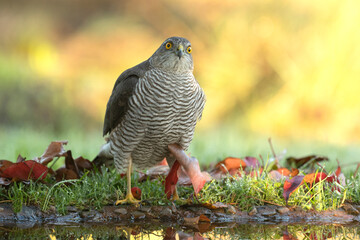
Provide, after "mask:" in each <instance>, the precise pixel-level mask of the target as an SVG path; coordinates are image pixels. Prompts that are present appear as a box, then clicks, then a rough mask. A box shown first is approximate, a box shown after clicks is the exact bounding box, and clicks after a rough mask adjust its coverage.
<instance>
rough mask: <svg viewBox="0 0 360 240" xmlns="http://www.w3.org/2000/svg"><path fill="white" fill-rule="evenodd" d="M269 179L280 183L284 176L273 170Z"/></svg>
mask: <svg viewBox="0 0 360 240" xmlns="http://www.w3.org/2000/svg"><path fill="white" fill-rule="evenodd" d="M269 177H270V178H271V179H272V180H273V181H275V182H280V181H281V179H282V178H283V177H284V175H281V173H280V172H279V171H277V170H271V171H270V172H269Z"/></svg>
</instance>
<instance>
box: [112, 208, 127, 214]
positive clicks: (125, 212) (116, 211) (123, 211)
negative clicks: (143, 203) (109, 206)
mask: <svg viewBox="0 0 360 240" xmlns="http://www.w3.org/2000/svg"><path fill="white" fill-rule="evenodd" d="M114 212H115V213H118V214H121V215H125V214H127V210H126V209H125V208H117V209H115V210H114Z"/></svg>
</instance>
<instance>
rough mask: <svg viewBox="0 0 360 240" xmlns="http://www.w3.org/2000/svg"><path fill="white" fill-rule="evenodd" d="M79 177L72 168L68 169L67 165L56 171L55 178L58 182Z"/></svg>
mask: <svg viewBox="0 0 360 240" xmlns="http://www.w3.org/2000/svg"><path fill="white" fill-rule="evenodd" d="M78 178H79V176H78V175H77V174H76V172H74V170H72V169H66V168H65V167H62V168H59V169H58V170H56V171H55V179H56V181H57V182H60V181H62V180H69V179H78Z"/></svg>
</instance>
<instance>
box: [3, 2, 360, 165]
mask: <svg viewBox="0 0 360 240" xmlns="http://www.w3.org/2000/svg"><path fill="white" fill-rule="evenodd" d="M359 9H360V2H359V1H357V0H344V1H329V0H320V1H310V0H302V1H288V0H277V1H270V0H265V1H255V0H242V1H239V0H222V1H215V0H213V1H211V0H198V1H191V0H182V1H172V0H159V1H151V2H150V1H147V0H135V1H125V0H112V1H110V0H103V1H95V0H87V1H80V0H72V1H70V0H64V1H49V0H41V1H40V0H36V1H28V0H16V1H7V0H0V158H1V159H15V158H16V156H17V154H19V153H21V154H22V155H25V156H27V157H28V158H32V157H34V156H37V155H40V154H41V153H42V152H43V150H44V149H45V148H46V146H47V144H48V143H49V142H50V141H52V140H60V139H61V140H62V139H66V140H69V145H70V146H69V148H70V149H72V150H73V152H75V153H76V154H78V155H84V156H86V157H88V158H93V157H94V155H95V154H96V152H97V151H98V150H99V148H100V146H101V144H102V143H103V142H104V140H103V138H102V121H103V117H104V113H105V107H106V103H107V100H108V98H109V96H110V93H111V90H112V87H113V84H114V82H115V80H116V78H117V77H118V75H119V74H120V73H121V72H122V71H124V70H126V69H127V68H129V67H132V66H134V65H136V64H138V63H140V62H141V61H143V60H145V59H147V58H148V57H150V56H151V54H152V53H153V52H154V51H155V50H156V49H157V48H158V46H159V45H160V44H161V43H162V42H163V41H164V39H166V38H167V37H170V36H174V35H175V36H183V37H186V38H188V39H189V40H190V41H191V42H192V46H193V57H194V62H195V72H194V74H195V76H196V78H197V80H198V81H199V83H200V84H201V85H202V87H203V88H204V90H205V92H206V95H207V104H206V107H205V111H204V114H203V119H202V121H201V122H200V123H199V124H198V126H197V130H196V135H195V139H194V142H193V145H192V147H191V149H190V151H191V153H192V154H193V155H195V156H197V157H198V158H199V159H200V161H201V162H211V161H216V160H218V159H220V158H222V157H224V156H229V155H232V156H244V155H253V156H258V155H259V154H262V155H263V156H264V157H266V156H269V153H270V148H269V146H268V142H267V139H268V137H271V138H272V140H273V143H274V147H275V149H276V151H277V152H282V150H283V149H287V155H295V156H300V155H307V154H311V153H316V154H324V155H327V156H329V157H330V158H331V160H332V161H335V159H339V160H341V161H346V162H347V163H351V162H356V161H359V160H360V159H359V157H358V156H359V154H360V149H359V143H360V139H359V136H360V79H359V76H360V58H359V56H360V44H359V43H360V31H359V23H360V14H359V12H358V10H359ZM76 154H75V155H76ZM349 165H350V164H349Z"/></svg>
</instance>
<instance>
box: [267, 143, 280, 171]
mask: <svg viewBox="0 0 360 240" xmlns="http://www.w3.org/2000/svg"><path fill="white" fill-rule="evenodd" d="M268 141H269V145H270V149H271V152H272V154H273V156H274V158H275V164H276V166H277V167H278V168H280V165H279V159H278V157H277V156H276V153H275V150H274V147H273V145H272V142H271V138H269V139H268Z"/></svg>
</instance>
